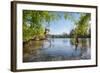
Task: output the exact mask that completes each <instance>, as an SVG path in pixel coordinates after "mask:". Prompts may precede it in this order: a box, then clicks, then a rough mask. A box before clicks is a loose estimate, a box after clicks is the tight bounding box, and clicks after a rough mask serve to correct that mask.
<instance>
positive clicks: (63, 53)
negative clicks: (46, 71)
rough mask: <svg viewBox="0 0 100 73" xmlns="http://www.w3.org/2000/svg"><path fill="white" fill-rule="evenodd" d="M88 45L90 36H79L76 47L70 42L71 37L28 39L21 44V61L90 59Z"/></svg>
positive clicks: (89, 44)
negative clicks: (28, 40) (40, 39)
mask: <svg viewBox="0 0 100 73" xmlns="http://www.w3.org/2000/svg"><path fill="white" fill-rule="evenodd" d="M82 40H83V43H82V42H81V41H82ZM90 46H91V40H90V38H79V44H78V47H77V48H75V45H74V44H72V43H71V38H48V40H42V41H30V42H28V43H26V44H24V45H23V62H40V61H62V60H88V59H91V47H90Z"/></svg>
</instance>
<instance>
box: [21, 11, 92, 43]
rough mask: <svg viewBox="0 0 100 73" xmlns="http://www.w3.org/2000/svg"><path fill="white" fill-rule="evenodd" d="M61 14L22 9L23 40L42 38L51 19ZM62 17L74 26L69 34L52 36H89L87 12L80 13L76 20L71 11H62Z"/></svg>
mask: <svg viewBox="0 0 100 73" xmlns="http://www.w3.org/2000/svg"><path fill="white" fill-rule="evenodd" d="M61 16H62V15H60V14H59V13H57V12H50V11H34V10H23V41H24V42H26V41H28V40H30V39H35V40H39V39H44V38H45V29H46V28H48V27H49V26H50V22H51V21H57V20H59V19H60V17H61ZM63 17H64V18H65V19H69V20H71V21H73V22H74V23H75V28H74V29H72V31H71V32H70V34H69V35H68V34H63V35H58V36H57V35H52V37H63V38H64V37H90V30H91V29H90V26H89V21H90V17H91V15H90V14H89V13H81V16H80V19H79V20H78V21H76V20H75V18H74V17H73V13H71V12H69V13H67V12H66V13H64V15H63ZM66 29H67V28H66Z"/></svg>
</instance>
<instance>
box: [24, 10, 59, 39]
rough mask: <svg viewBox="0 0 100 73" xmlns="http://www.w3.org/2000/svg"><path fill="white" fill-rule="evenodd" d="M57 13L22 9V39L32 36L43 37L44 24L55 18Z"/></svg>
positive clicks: (47, 24)
mask: <svg viewBox="0 0 100 73" xmlns="http://www.w3.org/2000/svg"><path fill="white" fill-rule="evenodd" d="M57 19H58V15H57V14H56V13H53V12H49V11H34V10H23V40H24V41H27V40H29V39H32V38H34V37H43V36H44V31H45V29H44V28H45V27H44V24H46V25H45V26H46V27H47V26H49V25H50V24H49V23H50V22H51V21H54V20H57Z"/></svg>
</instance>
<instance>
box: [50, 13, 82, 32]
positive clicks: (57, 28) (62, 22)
mask: <svg viewBox="0 0 100 73" xmlns="http://www.w3.org/2000/svg"><path fill="white" fill-rule="evenodd" d="M59 13H60V14H61V15H63V14H64V12H59ZM72 15H73V17H74V18H75V20H79V17H80V13H75V12H74V13H72ZM74 26H75V25H74V22H73V21H71V20H66V19H64V17H63V16H62V17H61V18H60V19H59V20H57V21H52V22H51V23H50V27H49V29H50V34H63V33H67V34H69V33H70V31H71V30H72V29H73V28H74Z"/></svg>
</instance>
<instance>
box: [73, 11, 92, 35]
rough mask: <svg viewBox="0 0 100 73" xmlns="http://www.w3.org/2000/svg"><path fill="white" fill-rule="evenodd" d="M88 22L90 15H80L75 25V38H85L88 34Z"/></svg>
mask: <svg viewBox="0 0 100 73" xmlns="http://www.w3.org/2000/svg"><path fill="white" fill-rule="evenodd" d="M90 20H91V15H90V14H89V13H83V14H81V16H80V19H79V21H78V22H77V23H76V25H75V26H76V27H75V36H83V37H85V36H86V35H87V34H88V33H89V29H90V23H89V22H90Z"/></svg>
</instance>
